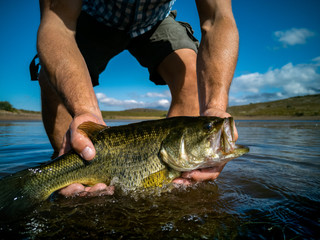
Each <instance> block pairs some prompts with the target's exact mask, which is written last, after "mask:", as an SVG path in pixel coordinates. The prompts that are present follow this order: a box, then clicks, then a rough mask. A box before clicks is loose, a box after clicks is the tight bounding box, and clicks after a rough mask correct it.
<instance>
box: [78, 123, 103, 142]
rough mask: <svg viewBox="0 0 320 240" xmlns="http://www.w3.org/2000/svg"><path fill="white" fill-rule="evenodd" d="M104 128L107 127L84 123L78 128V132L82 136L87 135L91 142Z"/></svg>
mask: <svg viewBox="0 0 320 240" xmlns="http://www.w3.org/2000/svg"><path fill="white" fill-rule="evenodd" d="M106 128H108V127H107V126H105V125H101V124H97V123H94V122H84V123H82V124H80V125H79V126H78V130H79V131H80V132H81V133H83V134H84V135H87V136H88V137H89V138H90V139H91V140H92V139H93V138H95V136H97V134H98V133H99V132H101V131H102V130H104V129H106Z"/></svg>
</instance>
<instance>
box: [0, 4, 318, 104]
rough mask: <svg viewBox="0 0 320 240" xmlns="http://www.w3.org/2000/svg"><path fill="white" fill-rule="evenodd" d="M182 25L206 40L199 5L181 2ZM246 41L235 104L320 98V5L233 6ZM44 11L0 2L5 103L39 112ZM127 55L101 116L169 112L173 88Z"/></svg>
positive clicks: (109, 79) (105, 94) (0, 94)
mask: <svg viewBox="0 0 320 240" xmlns="http://www.w3.org/2000/svg"><path fill="white" fill-rule="evenodd" d="M173 9H176V10H178V17H177V19H178V20H181V21H187V22H189V23H190V24H191V25H192V27H193V28H194V31H195V36H196V37H197V38H198V39H200V37H201V33H200V29H199V20H198V14H197V10H196V6H195V3H194V0H177V1H176V3H175V5H174V6H173ZM233 12H234V15H235V19H236V22H237V26H238V29H239V34H240V51H239V59H238V65H237V68H236V71H235V75H234V80H233V83H232V86H231V89H230V95H229V97H230V99H229V104H230V105H239V104H248V103H254V102H263V101H272V100H277V99H282V98H287V97H291V96H298V95H306V94H316V93H319V92H320V44H319V43H320V14H319V12H320V1H319V0H281V1H279V0H259V1H258V0H246V1H239V0H235V1H233ZM39 19H40V15H39V4H38V1H35V0H28V1H25V0H19V1H18V2H17V1H5V0H0V32H1V38H0V43H1V44H0V78H1V85H0V101H9V102H11V103H12V105H13V106H14V107H15V108H22V109H28V110H40V107H41V104H40V88H39V86H38V84H37V82H31V81H30V80H29V72H28V66H29V62H30V61H31V59H32V58H33V56H34V55H35V54H36V33H37V28H38V25H39ZM148 77H149V76H148V71H147V70H146V69H144V68H142V67H141V66H140V65H139V63H137V61H136V60H135V59H134V58H133V57H131V56H130V54H129V53H128V52H123V53H121V54H120V55H118V56H117V57H115V58H114V59H113V60H111V62H110V63H109V65H108V66H107V69H106V70H105V72H104V73H103V74H102V75H101V76H100V86H98V87H96V88H95V92H96V95H97V97H98V99H99V104H100V107H101V109H102V110H122V109H128V108H135V107H159V106H162V107H164V108H167V107H168V104H169V103H170V94H169V91H168V87H167V86H156V85H154V84H153V83H152V82H150V81H149V80H148Z"/></svg>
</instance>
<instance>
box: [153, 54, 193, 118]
mask: <svg viewBox="0 0 320 240" xmlns="http://www.w3.org/2000/svg"><path fill="white" fill-rule="evenodd" d="M196 59H197V54H196V53H195V51H194V50H192V49H186V48H185V49H179V50H176V51H174V52H172V53H171V54H169V55H168V56H167V57H166V58H165V59H164V60H163V61H162V62H161V63H160V65H159V66H158V72H159V74H160V75H161V77H162V78H163V79H164V80H165V82H166V83H167V84H168V86H169V88H170V92H171V96H172V102H171V106H170V109H169V111H168V117H173V116H199V100H198V88H197V73H196Z"/></svg>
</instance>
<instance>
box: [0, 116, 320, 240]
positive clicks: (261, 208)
mask: <svg viewBox="0 0 320 240" xmlns="http://www.w3.org/2000/svg"><path fill="white" fill-rule="evenodd" d="M127 123H128V122H111V123H110V124H109V125H118V124H127ZM237 129H238V132H239V136H240V137H239V141H238V142H239V144H243V145H247V146H249V147H250V153H248V154H247V155H244V156H242V157H240V158H238V159H235V160H233V161H231V162H229V163H228V164H227V166H226V167H225V169H224V170H223V172H222V174H221V175H220V177H219V178H218V179H217V180H216V181H214V182H209V183H201V184H197V185H195V186H193V187H189V188H187V189H174V190H172V191H171V192H167V193H164V194H161V195H160V196H159V195H152V196H150V195H147V194H144V193H139V194H137V193H136V194H134V193H133V194H129V195H124V194H123V193H121V192H119V191H116V194H115V195H114V196H102V197H94V198H71V199H65V198H62V197H58V198H57V199H54V200H51V201H47V202H44V203H43V204H42V205H41V206H39V207H37V208H36V209H34V211H33V212H32V213H31V214H29V215H27V216H23V217H22V219H20V220H18V221H17V222H14V223H2V224H1V227H0V231H1V234H0V236H1V237H0V238H3V236H4V234H8V236H10V237H11V238H15V237H16V238H37V239H39V238H40V239H41V238H46V239H48V238H49V239H50V238H59V239H60V238H66V237H67V238H88V239H89V238H90V239H105V238H107V239H108V238H130V237H136V238H151V237H152V238H156V239H163V238H190V239H193V238H197V239H208V238H210V239H318V236H320V191H319V186H320V171H319V170H320V122H319V121H238V122H237ZM51 153H52V151H51V149H50V144H49V142H48V140H47V138H46V135H45V132H44V130H43V128H42V124H41V122H2V123H0V174H1V175H0V176H4V175H7V174H9V173H12V172H15V171H18V170H21V169H23V168H26V167H30V166H34V165H36V164H38V163H40V162H44V161H46V160H47V159H49V158H50V155H51ZM137 195H138V196H137ZM2 233H3V234H2Z"/></svg>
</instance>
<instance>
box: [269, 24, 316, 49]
mask: <svg viewBox="0 0 320 240" xmlns="http://www.w3.org/2000/svg"><path fill="white" fill-rule="evenodd" d="M314 35H315V33H314V32H312V31H310V30H308V29H306V28H291V29H289V30H284V31H276V32H274V36H275V37H276V38H277V40H278V41H279V42H282V43H283V44H284V45H285V46H287V45H290V46H293V45H297V44H305V43H306V39H307V38H309V37H312V36H314Z"/></svg>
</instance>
